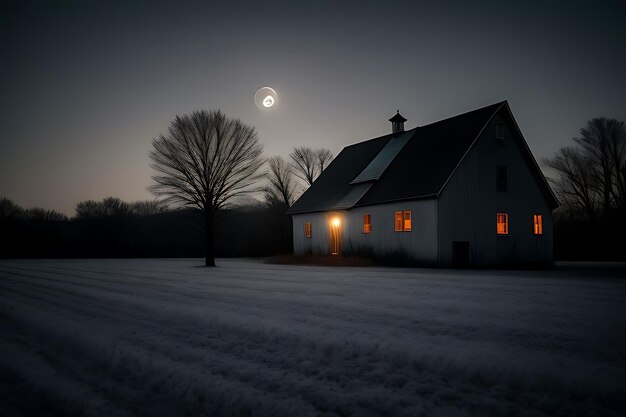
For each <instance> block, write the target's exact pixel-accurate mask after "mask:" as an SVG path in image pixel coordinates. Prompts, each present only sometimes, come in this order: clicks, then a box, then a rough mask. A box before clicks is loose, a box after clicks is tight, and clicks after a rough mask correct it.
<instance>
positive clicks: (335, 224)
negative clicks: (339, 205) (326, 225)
mask: <svg viewBox="0 0 626 417" xmlns="http://www.w3.org/2000/svg"><path fill="white" fill-rule="evenodd" d="M330 224H332V225H333V226H335V227H339V225H340V224H341V220H339V217H335V218H333V219H332V220H331V222H330Z"/></svg>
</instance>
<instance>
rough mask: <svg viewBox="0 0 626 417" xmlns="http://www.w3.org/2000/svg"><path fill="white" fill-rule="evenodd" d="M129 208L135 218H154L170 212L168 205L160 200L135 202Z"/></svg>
mask: <svg viewBox="0 0 626 417" xmlns="http://www.w3.org/2000/svg"><path fill="white" fill-rule="evenodd" d="M129 208H130V212H131V213H132V214H133V215H134V216H153V215H155V214H161V213H165V212H166V211H168V207H167V205H166V204H163V203H162V202H161V201H158V200H147V201H135V202H133V203H130V205H129Z"/></svg>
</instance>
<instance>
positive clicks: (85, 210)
mask: <svg viewBox="0 0 626 417" xmlns="http://www.w3.org/2000/svg"><path fill="white" fill-rule="evenodd" d="M75 211H76V218H77V219H93V218H100V217H123V216H127V215H129V214H130V213H131V208H130V205H129V204H128V203H126V202H124V201H122V200H121V199H119V198H117V197H107V198H105V199H103V200H102V201H93V200H87V201H81V202H79V203H78V204H76V209H75Z"/></svg>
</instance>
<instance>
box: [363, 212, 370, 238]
mask: <svg viewBox="0 0 626 417" xmlns="http://www.w3.org/2000/svg"><path fill="white" fill-rule="evenodd" d="M371 232H372V215H371V214H364V215H363V233H371Z"/></svg>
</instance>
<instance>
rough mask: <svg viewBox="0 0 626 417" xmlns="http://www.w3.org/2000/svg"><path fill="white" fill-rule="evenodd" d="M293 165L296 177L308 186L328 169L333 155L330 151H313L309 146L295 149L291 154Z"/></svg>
mask: <svg viewBox="0 0 626 417" xmlns="http://www.w3.org/2000/svg"><path fill="white" fill-rule="evenodd" d="M289 156H290V157H291V161H292V162H291V165H292V167H293V169H294V173H295V175H296V176H297V177H298V178H300V179H301V180H303V181H304V182H305V183H306V184H307V185H308V186H311V185H312V184H313V181H315V179H316V178H317V177H318V176H319V175H320V174H321V173H322V171H324V169H326V167H327V166H328V164H329V163H330V161H332V159H333V154H332V153H331V152H330V150H329V149H326V148H321V149H317V150H313V149H311V148H309V147H307V146H302V147H299V148H295V149H294V150H293V152H292V153H291V154H289Z"/></svg>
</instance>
